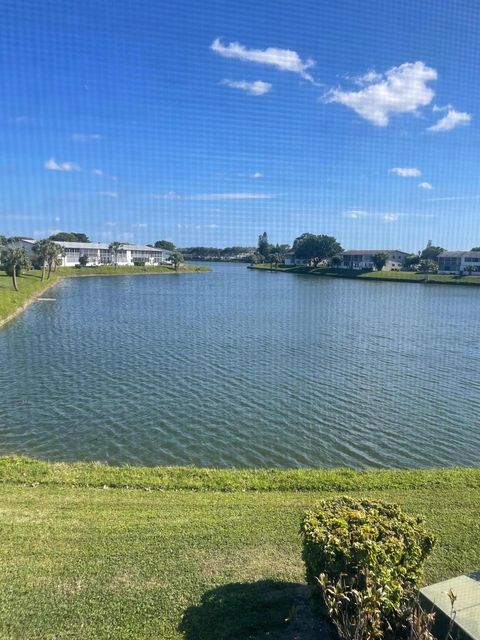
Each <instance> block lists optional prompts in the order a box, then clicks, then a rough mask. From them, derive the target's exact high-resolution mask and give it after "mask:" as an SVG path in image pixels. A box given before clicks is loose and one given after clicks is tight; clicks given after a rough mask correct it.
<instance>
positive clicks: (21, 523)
mask: <svg viewBox="0 0 480 640" xmlns="http://www.w3.org/2000/svg"><path fill="white" fill-rule="evenodd" d="M87 485H88V486H87ZM319 487H321V490H318V488H319ZM295 488H298V490H295ZM347 491H348V493H349V494H351V495H352V494H353V495H362V496H369V497H377V498H378V497H380V498H383V499H387V500H391V501H394V502H397V503H399V504H401V505H402V506H403V507H404V508H405V509H406V510H407V511H408V512H410V513H414V514H423V515H424V516H425V518H426V520H427V523H428V526H429V527H430V528H431V530H433V531H434V532H435V533H436V535H437V536H438V544H437V547H436V549H435V552H434V554H433V556H432V558H431V560H430V561H429V563H428V566H427V575H426V581H427V582H432V581H436V580H439V579H442V578H446V577H450V576H453V575H457V574H460V573H463V572H466V571H473V570H475V569H477V570H478V569H479V558H480V549H479V546H480V542H479V541H480V522H479V520H478V505H479V504H480V470H478V469H477V470H474V469H471V470H468V469H464V470H461V469H459V470H449V471H447V470H444V471H442V470H440V471H426V472H422V471H418V472H398V471H397V472H379V473H376V472H372V471H370V472H352V471H346V470H343V471H341V470H340V471H335V470H334V471H322V470H318V471H316V470H313V471H308V470H303V471H302V470H300V471H289V472H281V471H268V470H263V471H245V470H241V471H233V470H207V469H194V468H191V469H175V468H170V469H169V468H157V469H142V468H135V467H126V468H112V467H104V466H102V465H82V464H78V465H62V464H56V465H48V464H46V463H40V462H35V461H29V460H27V459H24V458H5V459H0V509H1V518H0V554H1V558H2V564H1V566H2V568H1V570H0V581H1V584H0V637H2V638H125V639H126V638H142V639H143V638H155V639H162V640H163V639H165V640H167V639H171V638H172V639H173V638H186V639H187V640H207V639H208V640H220V639H225V640H226V639H227V638H228V639H230V640H233V639H235V640H245V639H247V638H279V639H280V638H285V639H286V638H294V637H301V638H303V639H304V640H305V639H306V640H309V639H310V638H312V639H313V638H314V637H318V636H315V633H317V634H318V633H319V630H318V625H319V624H320V623H318V622H317V621H316V620H315V618H314V617H313V615H312V614H311V612H310V610H309V607H308V598H307V593H306V590H305V587H304V581H303V565H302V561H301V557H300V552H301V547H300V538H299V534H298V529H299V522H300V518H301V516H302V514H303V512H304V511H305V509H307V508H308V507H310V506H311V505H312V504H313V503H315V502H316V501H317V500H318V499H320V498H322V497H325V496H334V495H337V494H339V493H345V492H347ZM287 619H288V620H289V621H286V620H287ZM295 634H297V636H296V635H295Z"/></svg>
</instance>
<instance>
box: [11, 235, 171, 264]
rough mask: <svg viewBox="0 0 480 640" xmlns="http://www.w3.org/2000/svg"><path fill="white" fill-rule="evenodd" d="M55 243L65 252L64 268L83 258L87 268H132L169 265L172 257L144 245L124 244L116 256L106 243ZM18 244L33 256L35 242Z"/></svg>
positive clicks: (26, 241) (78, 262)
mask: <svg viewBox="0 0 480 640" xmlns="http://www.w3.org/2000/svg"><path fill="white" fill-rule="evenodd" d="M54 242H55V244H58V245H59V246H60V247H62V249H63V251H64V255H63V258H62V262H61V266H62V267H74V266H75V265H77V264H80V258H81V257H82V256H85V257H87V258H88V262H87V266H98V265H105V264H115V263H116V264H118V265H119V266H131V265H134V264H139V263H141V264H146V265H158V264H165V263H169V262H170V255H171V252H170V251H167V250H166V249H156V248H154V247H148V246H147V245H144V244H122V245H121V247H120V249H119V250H118V252H117V254H116V255H115V252H114V251H112V250H111V249H110V248H109V246H110V245H109V244H107V243H106V242H60V241H54ZM16 244H17V245H18V246H21V247H23V248H24V249H25V250H26V251H27V252H28V253H29V254H32V253H33V245H34V244H35V240H30V239H26V238H24V239H21V240H19V241H18V242H17V243H16Z"/></svg>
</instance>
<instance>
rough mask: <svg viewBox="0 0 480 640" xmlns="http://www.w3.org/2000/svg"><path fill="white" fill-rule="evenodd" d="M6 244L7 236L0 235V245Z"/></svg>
mask: <svg viewBox="0 0 480 640" xmlns="http://www.w3.org/2000/svg"><path fill="white" fill-rule="evenodd" d="M6 244H7V236H1V235H0V247H5V246H6Z"/></svg>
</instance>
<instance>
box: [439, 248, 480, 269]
mask: <svg viewBox="0 0 480 640" xmlns="http://www.w3.org/2000/svg"><path fill="white" fill-rule="evenodd" d="M470 272H471V273H472V274H479V273H480V251H443V252H442V253H440V254H439V256H438V273H444V274H455V275H458V274H461V273H470Z"/></svg>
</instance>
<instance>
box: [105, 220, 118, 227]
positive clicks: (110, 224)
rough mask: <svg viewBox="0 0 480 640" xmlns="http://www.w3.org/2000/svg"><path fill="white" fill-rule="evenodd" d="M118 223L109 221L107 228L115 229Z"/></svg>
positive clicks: (106, 224)
mask: <svg viewBox="0 0 480 640" xmlns="http://www.w3.org/2000/svg"><path fill="white" fill-rule="evenodd" d="M116 224H117V223H116V222H113V221H112V220H107V222H105V226H106V227H115V226H116Z"/></svg>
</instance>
